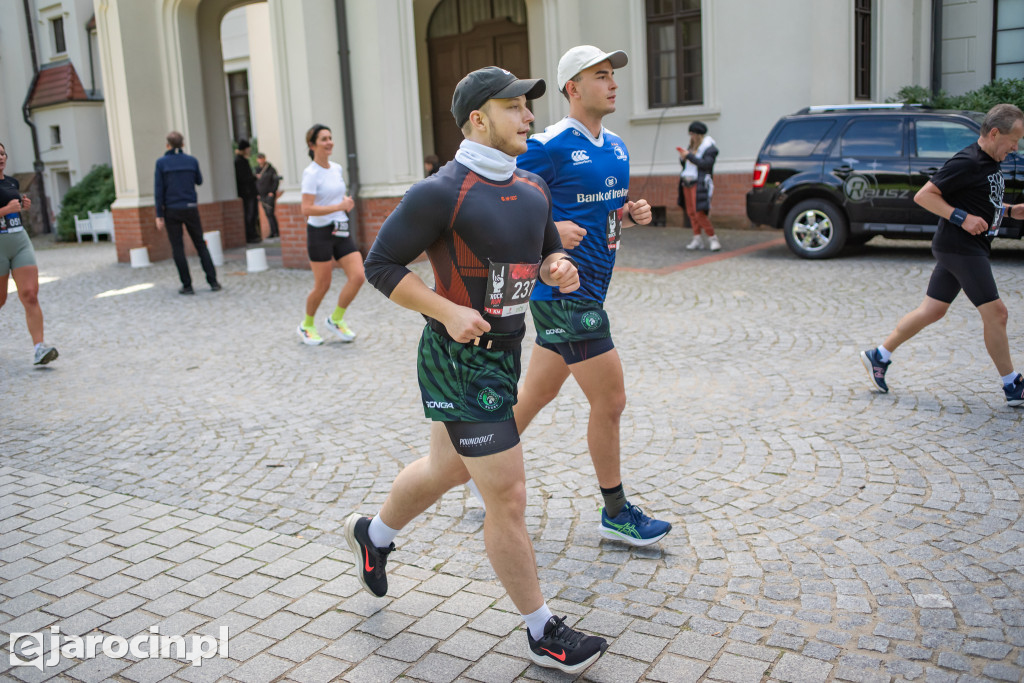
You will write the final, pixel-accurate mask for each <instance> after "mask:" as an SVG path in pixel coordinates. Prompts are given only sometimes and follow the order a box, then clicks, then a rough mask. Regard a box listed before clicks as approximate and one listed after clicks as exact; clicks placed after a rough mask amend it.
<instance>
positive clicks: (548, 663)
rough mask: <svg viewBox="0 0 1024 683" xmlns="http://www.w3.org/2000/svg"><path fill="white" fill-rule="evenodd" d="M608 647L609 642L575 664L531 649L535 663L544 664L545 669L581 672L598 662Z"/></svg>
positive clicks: (531, 657)
mask: <svg viewBox="0 0 1024 683" xmlns="http://www.w3.org/2000/svg"><path fill="white" fill-rule="evenodd" d="M607 649H608V644H607V643H605V644H604V647H602V648H601V649H600V650H598V651H597V652H595V653H594V654H592V655H591V656H590V657H588V658H587V659H584V660H583V661H582V662H580V663H578V664H573V665H572V666H568V665H566V664H562V663H561V662H559V661H558V660H557V659H552V658H551V657H545V656H544V655H538V654H537V653H536V652H534V651H533V650H530V659H531V660H532V661H533V663H534V664H536V665H537V666H543V667H544V668H545V669H558V670H559V671H564V672H565V673H567V674H578V673H579V672H581V671H583V670H584V669H586V668H587V667H588V666H590V665H591V664H593V663H594V662H596V661H597V660H598V659H600V658H601V655H603V654H604V653H605V650H607Z"/></svg>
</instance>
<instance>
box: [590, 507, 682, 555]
mask: <svg viewBox="0 0 1024 683" xmlns="http://www.w3.org/2000/svg"><path fill="white" fill-rule="evenodd" d="M671 530H672V525H671V524H669V523H668V522H661V521H658V520H657V519H654V518H653V517H648V516H647V515H645V514H644V511H643V510H641V509H640V508H638V507H637V506H636V505H630V504H629V503H626V507H624V508H622V509H621V510H620V511H619V514H617V515H615V516H614V517H609V516H608V515H607V514H605V511H604V508H601V535H602V536H604V537H605V538H611V539H614V540H616V541H622V542H624V543H628V544H630V545H636V546H642V545H651V544H652V543H657V542H658V541H660V540H661V539H662V538H664V537H665V534H667V533H668V532H669V531H671Z"/></svg>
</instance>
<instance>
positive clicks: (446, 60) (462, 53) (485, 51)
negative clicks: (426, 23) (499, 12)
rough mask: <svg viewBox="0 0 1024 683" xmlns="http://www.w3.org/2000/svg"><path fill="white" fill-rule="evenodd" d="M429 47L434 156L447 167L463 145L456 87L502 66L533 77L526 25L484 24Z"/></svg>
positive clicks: (432, 42) (502, 21) (434, 41)
mask: <svg viewBox="0 0 1024 683" xmlns="http://www.w3.org/2000/svg"><path fill="white" fill-rule="evenodd" d="M427 48H428V52H429V54H430V92H431V114H432V116H433V121H434V150H435V151H434V153H435V154H437V156H438V158H439V159H440V160H441V163H442V164H443V163H445V162H446V161H450V160H451V159H452V158H453V157H454V156H455V152H456V150H458V148H459V144H460V143H461V142H462V131H460V130H459V127H458V126H456V125H455V119H454V118H452V95H453V94H454V93H455V86H456V85H458V83H459V81H460V80H462V77H463V76H465V75H466V74H468V73H469V72H470V71H474V70H476V69H481V68H483V67H485V66H500V67H501V68H503V69H508V70H509V71H511V72H512V73H514V74H515V75H516V76H517V77H518V78H529V77H530V53H529V48H528V44H527V35H526V26H520V25H517V24H514V23H512V22H511V21H509V20H508V19H495V20H491V21H483V22H480V23H478V24H477V25H476V26H474V27H473V30H472V31H470V32H469V33H463V34H462V35H458V36H445V37H443V38H433V39H431V40H429V41H428V46H427Z"/></svg>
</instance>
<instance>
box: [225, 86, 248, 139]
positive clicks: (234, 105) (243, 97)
mask: <svg viewBox="0 0 1024 683" xmlns="http://www.w3.org/2000/svg"><path fill="white" fill-rule="evenodd" d="M228 96H229V99H230V106H231V127H232V128H233V129H234V130H233V131H232V132H233V133H234V137H235V140H241V139H242V138H250V137H252V118H251V116H250V114H249V74H248V73H247V72H245V71H235V72H234V73H230V74H228Z"/></svg>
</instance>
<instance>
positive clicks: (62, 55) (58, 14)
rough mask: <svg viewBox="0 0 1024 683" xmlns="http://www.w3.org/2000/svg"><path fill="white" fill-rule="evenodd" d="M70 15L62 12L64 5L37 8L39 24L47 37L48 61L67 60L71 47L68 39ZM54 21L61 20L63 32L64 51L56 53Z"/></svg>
mask: <svg viewBox="0 0 1024 683" xmlns="http://www.w3.org/2000/svg"><path fill="white" fill-rule="evenodd" d="M70 18H71V13H70V12H65V11H64V5H63V4H61V3H57V4H55V5H49V6H47V7H41V8H39V23H40V24H41V25H42V27H43V30H44V33H45V34H46V36H47V39H46V40H47V43H46V44H47V46H48V48H49V53H50V61H60V60H64V59H67V58H68V53H69V51H70V48H71V45H70V40H69V39H68V37H69V33H68V27H69V26H70V25H71V22H70ZM56 19H61V20H63V26H62V29H63V31H64V51H63V52H58V51H57V43H56V39H55V36H54V34H53V22H54V21H55V20H56Z"/></svg>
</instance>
